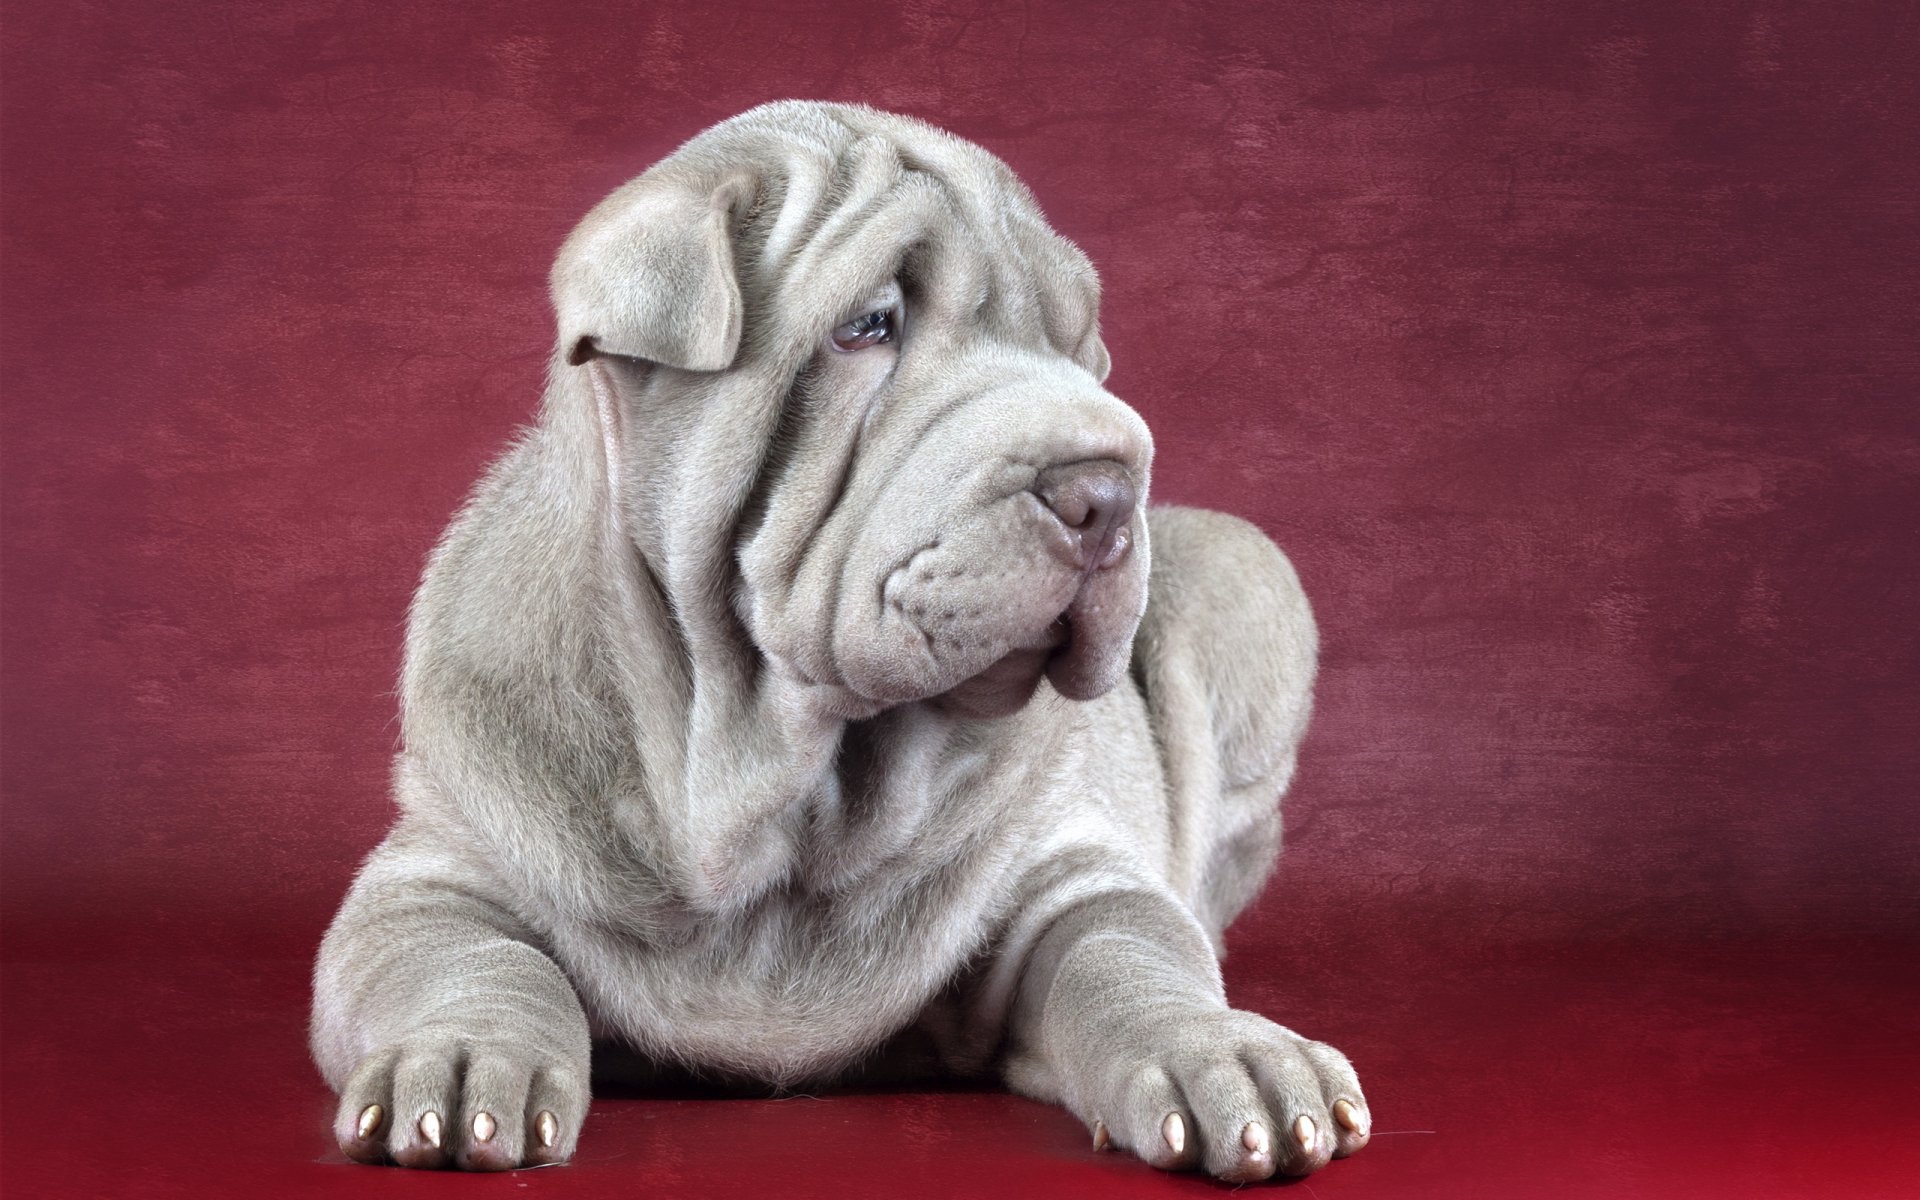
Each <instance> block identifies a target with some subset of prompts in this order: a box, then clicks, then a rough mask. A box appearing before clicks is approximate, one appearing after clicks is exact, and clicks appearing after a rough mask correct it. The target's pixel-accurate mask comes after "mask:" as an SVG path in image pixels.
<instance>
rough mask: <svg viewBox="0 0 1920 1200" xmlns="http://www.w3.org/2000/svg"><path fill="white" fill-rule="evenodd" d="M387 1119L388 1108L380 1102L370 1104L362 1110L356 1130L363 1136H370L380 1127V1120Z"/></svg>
mask: <svg viewBox="0 0 1920 1200" xmlns="http://www.w3.org/2000/svg"><path fill="white" fill-rule="evenodd" d="M386 1119H387V1110H386V1109H384V1108H381V1107H380V1106H379V1105H378V1104H369V1105H367V1106H366V1107H365V1108H363V1109H361V1110H360V1123H359V1124H358V1125H356V1126H355V1127H354V1132H355V1133H356V1134H358V1135H359V1136H360V1137H362V1138H370V1137H372V1136H373V1134H374V1131H375V1130H377V1129H379V1128H380V1122H382V1121H384V1120H386Z"/></svg>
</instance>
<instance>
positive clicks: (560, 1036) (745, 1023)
mask: <svg viewBox="0 0 1920 1200" xmlns="http://www.w3.org/2000/svg"><path fill="white" fill-rule="evenodd" d="M553 300H554V305H555V308H556V310H557V315H558V323H559V342H558V345H557V346H556V348H555V351H554V356H553V360H552V366H551V370H550V375H549V383H548V386H547V391H546V396H545V400H544V403H543V405H542V408H541V411H540V416H539V420H538V422H537V423H536V424H535V425H534V426H533V427H532V428H531V429H529V430H528V431H526V433H525V435H524V436H523V437H522V438H521V439H520V440H519V441H518V443H517V444H516V445H515V446H514V447H513V448H512V449H511V451H510V452H509V453H507V454H506V455H505V457H503V458H502V459H501V460H500V461H499V462H498V463H497V464H496V465H495V466H494V467H493V468H492V469H491V470H490V471H489V472H488V473H487V475H486V477H485V478H484V479H483V480H482V481H481V483H480V484H479V486H478V488H477V489H476V490H475V492H474V494H473V496H472V498H471V499H470V501H469V502H468V504H467V505H466V507H465V508H464V509H463V510H462V511H461V513H460V514H459V516H458V517H457V518H456V519H455V520H454V522H453V524H452V526H451V528H450V529H449V530H448V531H447V533H446V535H445V537H444V538H443V539H442V540H441V542H440V544H439V547H438V548H437V549H436V550H435V551H434V554H433V557H432V560H431V562H430V563H429V565H428V567H427V571H426V576H425V579H424V582H423V583H422V584H421V587H420V591H419V594H418V596H417V597H416V599H415V602H414V605H413V610H412V616H411V621H410V624H409V626H408V631H407V646H406V664H405V668H404V672H403V678H402V703H403V710H404V722H403V746H402V749H401V751H400V753H399V755H398V758H397V760H396V763H395V767H394V789H393V790H394V798H395V800H396V802H397V804H398V806H399V809H400V818H399V821H398V823H397V824H396V825H395V826H394V828H393V830H392V831H391V832H390V833H389V835H388V837H387V839H386V841H385V842H384V843H383V844H382V845H381V846H380V847H379V848H378V849H377V850H375V851H374V853H373V854H372V856H371V857H370V858H369V859H368V860H367V862H366V864H365V866H364V867H363V868H362V870H361V871H360V874H359V876H358V878H357V879H356V881H355V882H354V885H353V888H352V891H351V893H350V894H349V895H348V896H347V899H346V902H345V904H344V905H343V906H342V908H341V909H340V912H339V915H338V916H337V917H336V918H335V920H334V922H333V925H332V928H331V929H330V930H329V932H328V934H327V936H326V940H325V943H324V944H323V945H322V947H321V950H320V956H319V962H318V965H317V967H316V969H315V979H314V990H315V997H314V1010H313V1029H312V1036H313V1053H314V1057H315V1059H316V1060H317V1061H318V1063H319V1065H320V1068H321V1070H322V1072H323V1073H324V1074H325V1076H326V1078H327V1081H328V1082H329V1083H330V1084H331V1085H332V1086H333V1088H334V1089H335V1090H336V1091H337V1092H338V1093H339V1096H340V1108H339V1116H338V1119H337V1122H336V1127H335V1133H336V1135H337V1137H338V1139H339V1143H340V1146H341V1148H342V1149H343V1150H344V1151H345V1152H346V1153H347V1154H348V1155H349V1156H350V1157H352V1158H354V1159H358V1160H361V1161H366V1162H393V1163H398V1164H401V1165H403V1166H411V1167H433V1166H450V1165H451V1166H459V1167H466V1168H476V1169H502V1168H511V1167H515V1166H521V1165H529V1164H538V1163H547V1162H556V1161H560V1160H564V1159H566V1158H567V1157H568V1156H570V1155H571V1154H572V1153H573V1151H574V1147H575V1142H576V1139H577V1137H578V1134H579V1130H580V1125H581V1121H582V1119H583V1118H584V1116H585V1115H586V1111H587V1103H588V1092H589V1062H590V1052H591V1051H592V1049H593V1047H594V1046H595V1043H596V1042H598V1043H599V1044H600V1052H601V1053H602V1062H603V1064H604V1062H605V1061H607V1059H606V1055H607V1054H608V1053H611V1052H612V1051H611V1049H610V1048H615V1047H617V1048H618V1049H619V1052H620V1053H621V1054H623V1055H625V1056H626V1057H627V1058H628V1059H629V1060H630V1061H634V1062H638V1063H641V1064H644V1065H646V1066H647V1067H649V1069H658V1070H662V1071H669V1070H670V1071H692V1072H696V1073H699V1074H702V1075H706V1076H710V1077H717V1078H721V1079H726V1080H733V1081H747V1082H752V1083H754V1084H756V1085H759V1086H764V1087H771V1088H774V1089H782V1088H791V1087H795V1086H798V1085H801V1084H815V1083H819V1082H823V1081H832V1080H860V1079H873V1078H880V1077H899V1076H902V1075H915V1074H919V1073H925V1072H932V1073H940V1074H945V1075H948V1076H956V1075H957V1076H964V1077H976V1078H977V1077H997V1078H999V1079H1001V1080H1004V1081H1005V1083H1006V1084H1007V1086H1009V1087H1011V1088H1012V1089H1014V1090H1015V1091H1018V1092H1021V1093H1024V1094H1026V1095H1029V1096H1034V1097H1038V1098H1041V1099H1044V1100H1048V1101H1051V1102H1055V1103H1059V1104H1062V1105H1064V1106H1066V1107H1067V1108H1068V1109H1069V1110H1071V1111H1072V1112H1073V1113H1074V1115H1075V1116H1077V1117H1078V1118H1079V1119H1080V1120H1081V1121H1083V1122H1085V1123H1086V1125H1087V1126H1088V1128H1089V1129H1090V1130H1091V1131H1092V1135H1093V1139H1094V1142H1095V1144H1096V1145H1098V1146H1102V1147H1104V1146H1108V1145H1111V1146H1115V1147H1120V1148H1124V1149H1126V1150H1130V1151H1132V1152H1133V1153H1134V1154H1136V1155H1138V1156H1139V1157H1140V1158H1142V1159H1144V1160H1146V1161H1147V1162H1149V1163H1152V1164H1153V1165H1155V1166H1157V1167H1163V1168H1169V1169H1186V1168H1197V1169H1201V1170H1205V1171H1207V1172H1209V1173H1211V1174H1213V1175H1216V1176H1219V1177H1221V1178H1223V1179H1230V1180H1249V1179H1259V1178H1265V1177H1268V1176H1271V1175H1273V1174H1275V1173H1281V1174H1303V1173H1305V1172H1308V1171H1312V1170H1315V1169H1317V1168H1319V1167H1321V1166H1323V1165H1325V1164H1326V1162H1327V1161H1328V1160H1329V1159H1330V1158H1333V1157H1338V1156H1341V1155H1344V1154H1348V1153H1351V1152H1352V1151H1354V1150H1356V1149H1358V1148H1359V1147H1360V1146H1362V1145H1364V1144H1365V1143H1366V1141H1367V1138H1368V1132H1369V1125H1370V1114H1369V1111H1368V1109H1367V1105H1366V1101H1365V1099H1364V1097H1363V1096H1362V1094H1361V1091H1360V1086H1359V1082H1358V1081H1357V1080H1356V1078H1355V1077H1354V1073H1353V1070H1352V1068H1351V1067H1350V1066H1349V1065H1348V1062H1347V1060H1346V1058H1345V1057H1343V1056H1342V1055H1341V1054H1340V1053H1339V1052H1338V1051H1336V1050H1334V1049H1332V1048H1331V1047H1329V1046H1326V1045H1324V1044H1321V1043H1318V1042H1314V1041H1310V1040H1307V1039H1305V1038H1302V1037H1301V1036H1299V1035H1298V1034H1295V1033H1294V1032H1292V1031H1291V1030H1288V1029H1286V1028H1283V1027H1282V1026H1279V1025H1276V1024H1274V1023H1273V1022H1272V1021H1269V1020H1267V1019H1265V1018H1264V1017H1260V1016H1256V1015H1254V1014H1252V1013H1248V1012H1242V1011H1238V1010H1235V1009H1232V1008H1230V1007H1228V1005H1227V1003H1226V999H1225V995H1224V992H1223V989H1222V985H1221V976H1220V968H1219V954H1220V951H1221V932H1222V930H1223V929H1225V927H1226V925H1227V924H1228V922H1230V921H1231V920H1232V919H1233V918H1234V916H1235V915H1236V914H1237V913H1239V911H1240V910H1241V909H1242V908H1244V907H1245V906H1246V904H1247V903H1248V901H1250V900H1251V899H1252V898H1253V896H1254V895H1255V894H1256V893H1257V892H1258V891H1259V889H1260V887H1261V886H1262V884H1263V883H1264V882H1265V880H1266V877H1267V875H1268V874H1269V872H1270V870H1271V868H1272V864H1273V860H1274V856H1275V854H1276V853H1277V852H1278V850H1279V844H1280V815H1279V807H1278V799H1279V796H1280V795H1281V793H1282V792H1283V791H1284V790H1285V788H1286V786H1287V784H1288V782H1289V780H1290V778H1291V776H1292V774H1293V770H1294V763H1295V757H1296V751H1297V748H1298V745H1299V741H1300V736H1301V733H1302V731H1303V729H1304V727H1305V724H1306V721H1307V716H1308V710H1309V708H1310V705H1311V687H1312V681H1313V674H1314V662H1315V652H1316V642H1315V632H1314V625H1313V619H1312V615H1311V613H1310V612H1309V610H1308V606H1307V601H1306V598H1305V596H1304V595H1303V593H1302V592H1301V589H1300V585H1299V582H1298V580H1297V579H1296V578H1295V575H1294V572H1293V569H1292V568H1291V566H1290V565H1289V564H1288V562H1287V560H1286V559H1285V558H1284V557H1282V556H1281V554H1280V552H1279V551H1278V550H1276V549H1275V548H1274V546H1273V545H1272V543H1271V542H1269V541H1268V540H1267V539H1266V538H1265V537H1264V536H1262V535H1261V534H1260V533H1259V532H1258V531H1257V530H1255V529H1254V528H1253V527H1252V526H1250V525H1248V524H1246V523H1244V522H1242V521H1239V520H1237V519H1235V518H1232V517H1227V516H1222V515H1220V514H1217V513H1210V512H1203V511H1199V510H1194V509H1180V508H1159V509H1155V510H1153V511H1151V512H1148V511H1147V509H1146V508H1145V499H1146V495H1147V485H1148V477H1149V472H1150V468H1151V464H1152V456H1153V445H1152V441H1151V439H1150V437H1149V435H1148V432H1147V429H1146V426H1145V424H1144V423H1143V422H1142V421H1141V420H1140V418H1139V416H1138V415H1137V414H1136V413H1134V411H1133V410H1132V409H1130V408H1128V407H1127V406H1126V405H1125V404H1123V403H1121V401H1119V400H1118V399H1116V398H1115V397H1114V396H1113V395H1111V394H1110V393H1108V392H1107V391H1106V390H1105V389H1104V388H1103V387H1102V386H1101V384H1102V381H1103V380H1104V379H1105V378H1106V375H1107V365H1108V358H1107V351H1106V348H1105V346H1104V345H1103V344H1102V342H1101V339H1100V335H1099V329H1098V304H1099V291H1098V283H1097V280H1096V278H1095V276H1094V272H1093V269H1092V267H1091V266H1090V265H1089V263H1088V261H1087V259H1086V257H1085V256H1084V255H1083V254H1081V253H1080V251H1079V250H1078V249H1077V248H1075V247H1074V246H1073V245H1072V244H1071V243H1069V242H1067V241H1066V240H1064V239H1063V238H1061V237H1059V236H1058V235H1057V234H1055V233H1054V232H1053V231H1052V230H1051V229H1050V228H1048V226H1047V224H1046V222H1045V221H1044V219H1043V218H1042V217H1041V215H1040V212H1039V209H1038V207H1037V206H1036V205H1035V203H1034V201H1033V198H1032V197H1031V195H1030V194H1029V193H1028V192H1027V190H1026V189H1025V188H1024V187H1023V186H1022V185H1021V184H1020V182H1019V181H1018V180H1017V179H1015V178H1014V176H1013V174H1012V172H1011V171H1010V170H1008V168H1007V167H1006V165H1005V164H1003V163H1002V162H1000V161H999V160H998V159H996V158H994V157H993V156H992V155H990V154H988V153H987V152H986V151H984V150H982V149H980V148H979V147H977V146H974V145H971V144H970V143H967V142H964V141H961V140H959V139H957V138H955V137H952V136H951V135H948V134H946V133H943V132H941V131H939V130H937V129H934V128H932V127H930V126H927V125H924V124H921V123H920V122H917V121H913V120H909V119H906V118H902V117H897V116H891V115H888V114H885V113H880V112H875V111H873V110H870V109H866V108H861V107H852V106H842V105H831V104H815V103H799V102H790V103H781V104H772V105H768V106H765V107H762V108H757V109H754V110H753V111H751V112H748V113H746V114H744V115H742V116H739V117H736V118H734V119H732V120H730V121H726V122H724V123H722V124H720V125H718V126H715V127H714V128H712V129H710V130H708V131H707V132H705V133H703V134H701V135H700V136H698V137H696V138H694V139H693V140H692V141H691V142H688V143H687V144H686V145H685V146H683V147H681V148H680V149H679V150H678V151H676V152H675V153H674V154H672V155H671V156H670V157H668V158H667V159H665V160H664V161H662V162H660V163H659V164H657V165H656V166H654V167H653V168H652V169H651V170H649V171H648V172H646V173H645V174H644V175H642V176H641V177H640V178H638V179H636V180H634V181H633V182H632V183H629V184H627V185H626V186H625V187H622V188H621V189H619V190H618V191H616V192H614V193H613V194H612V195H611V196H609V197H608V198H607V199H606V200H605V201H603V202H602V203H601V204H600V205H599V206H598V207H596V208H595V209H594V210H593V211H592V212H591V213H589V214H588V216H587V217H586V219H585V220H584V221H583V222H582V223H581V224H580V226H579V227H578V228H577V229H576V230H575V231H574V233H573V234H572V236H571V237H569V238H568V240H567V242H566V245H565V246H564V247H563V248H562V249H561V252H560V256H559V260H558V262H557V263H556V265H555V267H554V270H553Z"/></svg>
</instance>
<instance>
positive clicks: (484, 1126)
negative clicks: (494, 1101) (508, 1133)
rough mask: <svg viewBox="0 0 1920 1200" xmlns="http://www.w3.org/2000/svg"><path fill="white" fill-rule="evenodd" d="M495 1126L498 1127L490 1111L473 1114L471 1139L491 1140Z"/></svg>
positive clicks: (479, 1140)
mask: <svg viewBox="0 0 1920 1200" xmlns="http://www.w3.org/2000/svg"><path fill="white" fill-rule="evenodd" d="M497 1128H498V1125H497V1124H496V1123H495V1122H494V1119H493V1114H492V1113H475V1114H473V1140H474V1141H476V1142H490V1141H492V1140H493V1131H494V1130H495V1129H497Z"/></svg>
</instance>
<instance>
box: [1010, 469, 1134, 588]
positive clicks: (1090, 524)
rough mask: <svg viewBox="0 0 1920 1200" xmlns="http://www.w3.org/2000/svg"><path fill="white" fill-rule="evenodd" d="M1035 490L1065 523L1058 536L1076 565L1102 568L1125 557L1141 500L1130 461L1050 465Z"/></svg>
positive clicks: (1064, 553)
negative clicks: (1130, 473) (1130, 475)
mask: <svg viewBox="0 0 1920 1200" xmlns="http://www.w3.org/2000/svg"><path fill="white" fill-rule="evenodd" d="M1033 491H1034V494H1035V495H1037V496H1039V497H1040V499H1041V501H1042V502H1043V503H1045V504H1046V506H1047V507H1048V508H1050V509H1052V510H1053V515H1054V516H1056V517H1059V518H1060V524H1061V525H1062V526H1064V527H1065V534H1066V536H1065V537H1064V538H1063V539H1055V542H1056V545H1057V547H1058V549H1059V551H1060V552H1061V554H1062V556H1063V557H1064V558H1066V559H1067V561H1068V562H1069V563H1071V564H1072V565H1073V566H1076V567H1079V568H1080V569H1081V570H1093V571H1097V570H1101V569H1102V568H1105V567H1110V566H1112V565H1113V564H1115V563H1117V562H1119V561H1120V560H1121V558H1123V557H1125V555H1126V552H1127V547H1128V545H1129V544H1131V542H1132V540H1133V536H1132V534H1133V531H1132V528H1131V523H1132V521H1133V509H1134V505H1135V503H1136V502H1137V497H1136V496H1135V495H1134V491H1133V481H1132V480H1131V479H1129V478H1127V471H1126V468H1125V467H1122V466H1121V465H1120V464H1119V463H1117V462H1114V461H1112V460H1110V459H1095V460H1092V461H1088V462H1076V463H1065V464H1063V465H1061V466H1058V467H1048V468H1047V469H1046V470H1044V471H1042V472H1040V476H1039V478H1037V479H1035V480H1034V481H1033Z"/></svg>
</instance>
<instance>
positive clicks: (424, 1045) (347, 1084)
mask: <svg viewBox="0 0 1920 1200" xmlns="http://www.w3.org/2000/svg"><path fill="white" fill-rule="evenodd" d="M447 842H448V839H446V838H445V837H441V836H430V835H428V834H426V833H425V832H423V831H421V830H418V829H414V828H411V827H410V826H409V824H408V823H407V822H404V821H403V822H402V823H401V824H400V825H399V826H398V827H396V828H395V830H394V832H393V834H392V835H391V836H390V837H389V838H388V839H387V841H386V843H385V844H384V845H382V846H381V847H380V849H378V850H376V851H375V852H374V854H373V856H372V857H371V858H370V859H369V860H368V861H367V865H366V866H365V867H364V868H363V869H362V871H361V873H360V876H359V878H358V879H357V880H356V881H355V883H354V886H353V890H352V892H351V893H349V895H348V896H347V900H346V903H345V904H344V905H343V906H342V907H341V909H340V913H339V915H338V916H337V917H335V918H334V922H333V926H332V928H331V929H329V930H328V932H327V937H326V940H325V942H324V943H322V945H321V949H320V959H319V962H318V964H317V965H316V967H315V970H314V1009H313V1030H312V1033H313V1053H314V1059H315V1061H316V1062H318V1063H319V1065H320V1070H321V1072H322V1073H323V1074H324V1075H325V1076H326V1078H327V1082H328V1083H329V1084H331V1085H332V1086H333V1089H334V1091H335V1092H337V1093H338V1094H339V1096H340V1106H339V1110H338V1115H337V1116H336V1118H335V1121H334V1132H335V1136H336V1137H337V1138H338V1139H339V1143H340V1148H341V1150H342V1151H343V1152H344V1153H346V1154H347V1156H348V1157H350V1158H353V1159H356V1160H358V1161H361V1162H394V1163H398V1164H399V1165H401V1166H408V1167H443V1166H449V1165H453V1166H459V1167H463V1168H468V1169H473V1170H505V1169H509V1168H512V1167H517V1166H522V1165H534V1164H539V1163H546V1162H558V1161H560V1160H562V1159H565V1158H567V1157H568V1156H569V1155H571V1154H572V1153H573V1146H574V1140H575V1138H576V1137H577V1135H578V1133H579V1129H580V1122H581V1121H582V1120H583V1119H584V1118H585V1116H586V1111H587V1097H588V1082H587V1080H588V1066H589V1060H588V1055H589V1037H588V1030H587V1020H586V1015H585V1014H584V1013H583V1012H582V1010H581V1007H580V1001H579V999H578V998H577V997H576V996H575V994H574V991H573V988H572V986H571V985H570V984H569V983H568V982H567V980H566V977H565V976H564V975H562V974H561V972H560V968H559V967H558V966H556V965H555V964H554V962H553V960H552V959H550V958H548V957H547V956H546V954H545V953H543V952H542V951H541V950H540V949H539V948H538V947H537V946H536V945H535V944H534V943H535V939H534V937H533V935H532V933H531V932H530V931H529V930H528V929H527V928H526V926H525V925H524V924H523V923H522V922H521V921H520V920H519V919H517V918H516V917H515V916H514V915H513V914H512V912H511V910H510V908H509V907H508V899H507V897H506V896H505V894H504V891H503V889H501V888H500V887H499V885H498V883H497V882H496V881H494V880H492V879H491V878H490V877H489V876H488V874H487V873H486V872H484V871H481V870H479V869H477V868H475V867H474V865H472V864H470V863H467V862H464V861H461V860H460V859H459V858H457V857H455V856H454V855H453V854H452V853H451V852H450V851H449V849H448V848H447Z"/></svg>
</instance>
